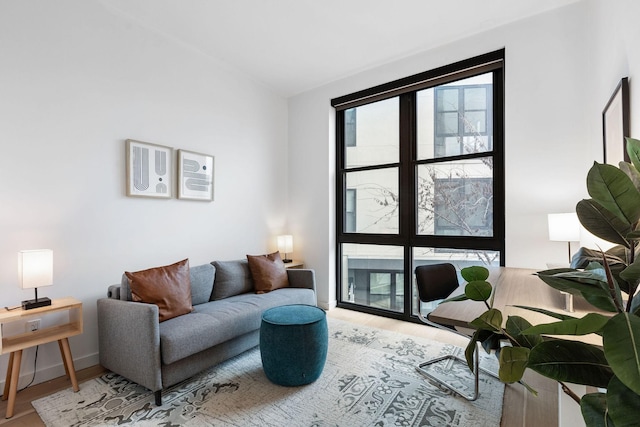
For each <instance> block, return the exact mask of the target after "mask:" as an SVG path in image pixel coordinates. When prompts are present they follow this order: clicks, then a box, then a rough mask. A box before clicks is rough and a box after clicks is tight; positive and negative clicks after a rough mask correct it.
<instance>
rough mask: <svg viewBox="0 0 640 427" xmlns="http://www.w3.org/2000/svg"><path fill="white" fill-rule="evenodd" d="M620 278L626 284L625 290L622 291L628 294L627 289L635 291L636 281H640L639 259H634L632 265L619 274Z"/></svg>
mask: <svg viewBox="0 0 640 427" xmlns="http://www.w3.org/2000/svg"><path fill="white" fill-rule="evenodd" d="M620 277H621V278H622V279H623V280H624V281H625V282H627V283H628V285H627V287H628V288H627V289H623V290H624V291H626V292H627V293H629V287H631V289H634V290H635V289H636V287H637V285H638V280H640V259H639V258H636V259H635V261H633V263H632V264H630V265H628V266H627V268H625V269H624V270H622V271H621V272H620ZM631 293H633V292H631Z"/></svg>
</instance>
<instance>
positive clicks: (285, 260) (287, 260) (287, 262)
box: [282, 258, 293, 264]
mask: <svg viewBox="0 0 640 427" xmlns="http://www.w3.org/2000/svg"><path fill="white" fill-rule="evenodd" d="M282 262H284V263H285V264H289V263H290V262H293V260H292V259H289V258H285V259H283V260H282Z"/></svg>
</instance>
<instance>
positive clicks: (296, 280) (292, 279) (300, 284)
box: [287, 268, 316, 293]
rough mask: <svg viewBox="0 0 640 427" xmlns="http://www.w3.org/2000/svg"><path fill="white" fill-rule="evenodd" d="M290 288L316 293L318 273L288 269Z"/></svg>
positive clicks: (300, 269)
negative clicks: (309, 290) (304, 289)
mask: <svg viewBox="0 0 640 427" xmlns="http://www.w3.org/2000/svg"><path fill="white" fill-rule="evenodd" d="M287 276H288V278H289V286H291V287H292V288H306V289H311V290H312V291H313V292H314V293H315V292H316V272H315V271H314V270H309V269H303V268H289V269H287Z"/></svg>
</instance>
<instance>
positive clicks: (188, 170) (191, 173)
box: [178, 150, 214, 202]
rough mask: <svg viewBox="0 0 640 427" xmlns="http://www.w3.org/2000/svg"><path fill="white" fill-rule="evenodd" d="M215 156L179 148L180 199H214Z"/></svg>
mask: <svg viewBox="0 0 640 427" xmlns="http://www.w3.org/2000/svg"><path fill="white" fill-rule="evenodd" d="M213 176H214V157H213V156H210V155H208V154H202V153H196V152H193V151H187V150H178V199H184V200H201V201H206V202H212V201H213V185H214V179H213Z"/></svg>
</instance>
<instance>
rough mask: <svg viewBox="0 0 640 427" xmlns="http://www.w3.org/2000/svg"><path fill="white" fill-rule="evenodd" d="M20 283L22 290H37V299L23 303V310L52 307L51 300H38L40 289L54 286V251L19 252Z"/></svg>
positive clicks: (45, 298)
mask: <svg viewBox="0 0 640 427" xmlns="http://www.w3.org/2000/svg"><path fill="white" fill-rule="evenodd" d="M18 281H19V284H20V287H21V288H22V289H31V288H33V289H35V299H31V300H26V301H22V309H23V310H31V309H32V308H38V307H44V306H47V305H51V300H50V299H49V298H47V297H43V298H38V288H40V287H42V286H51V285H53V251H52V250H51V249H34V250H28V251H20V252H18Z"/></svg>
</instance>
